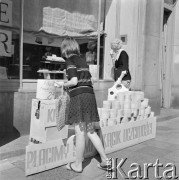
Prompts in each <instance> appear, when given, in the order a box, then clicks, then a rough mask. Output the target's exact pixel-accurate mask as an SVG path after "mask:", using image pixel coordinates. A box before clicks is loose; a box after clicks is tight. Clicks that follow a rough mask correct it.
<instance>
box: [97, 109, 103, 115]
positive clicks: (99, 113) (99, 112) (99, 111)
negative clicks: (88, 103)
mask: <svg viewBox="0 0 179 180" xmlns="http://www.w3.org/2000/svg"><path fill="white" fill-rule="evenodd" d="M98 115H99V117H101V116H102V108H98Z"/></svg>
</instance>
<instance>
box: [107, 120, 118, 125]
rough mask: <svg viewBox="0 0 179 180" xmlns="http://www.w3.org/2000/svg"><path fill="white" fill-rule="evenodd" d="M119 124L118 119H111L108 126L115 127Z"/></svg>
mask: <svg viewBox="0 0 179 180" xmlns="http://www.w3.org/2000/svg"><path fill="white" fill-rule="evenodd" d="M116 124H117V120H116V118H109V119H108V126H115V125H116Z"/></svg>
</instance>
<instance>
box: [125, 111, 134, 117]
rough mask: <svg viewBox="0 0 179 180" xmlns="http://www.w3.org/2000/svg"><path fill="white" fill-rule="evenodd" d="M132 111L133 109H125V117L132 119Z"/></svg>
mask: <svg viewBox="0 0 179 180" xmlns="http://www.w3.org/2000/svg"><path fill="white" fill-rule="evenodd" d="M131 114H132V111H131V109H124V116H125V117H131Z"/></svg>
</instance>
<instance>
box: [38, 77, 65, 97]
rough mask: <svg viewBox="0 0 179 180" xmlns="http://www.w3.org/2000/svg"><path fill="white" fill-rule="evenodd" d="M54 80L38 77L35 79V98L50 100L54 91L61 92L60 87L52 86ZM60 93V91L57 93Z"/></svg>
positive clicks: (53, 95)
mask: <svg viewBox="0 0 179 180" xmlns="http://www.w3.org/2000/svg"><path fill="white" fill-rule="evenodd" d="M55 81H56V80H50V79H49V80H47V79H38V80H37V93H36V98H37V99H44V100H51V99H55V94H56V91H57V90H58V92H62V89H61V88H56V87H55V86H54V83H55ZM58 95H60V93H58Z"/></svg>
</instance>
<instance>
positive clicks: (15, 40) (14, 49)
mask: <svg viewBox="0 0 179 180" xmlns="http://www.w3.org/2000/svg"><path fill="white" fill-rule="evenodd" d="M8 31H9V30H8ZM10 32H11V31H10ZM3 37H4V35H0V38H1V40H2V39H3ZM1 45H2V44H1ZM3 47H5V48H6V46H3V45H2V46H1V48H3ZM10 47H11V55H10V56H7V55H6V54H3V55H2V54H0V69H1V75H0V79H19V33H17V32H12V41H11V44H10ZM1 50H2V49H1Z"/></svg>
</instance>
